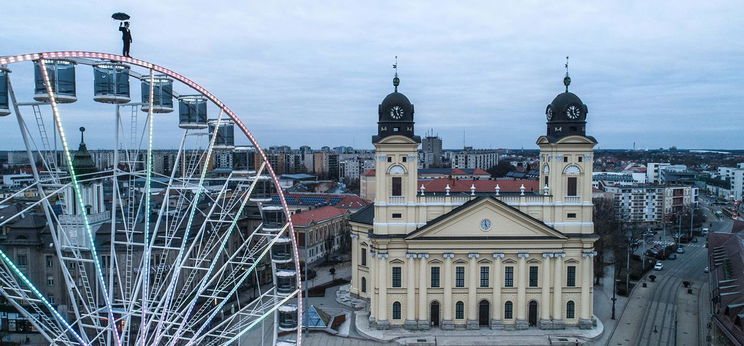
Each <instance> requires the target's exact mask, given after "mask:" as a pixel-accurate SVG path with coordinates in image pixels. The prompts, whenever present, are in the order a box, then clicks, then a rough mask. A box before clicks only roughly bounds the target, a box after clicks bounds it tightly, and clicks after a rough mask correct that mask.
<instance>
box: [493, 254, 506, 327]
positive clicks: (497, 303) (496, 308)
mask: <svg viewBox="0 0 744 346" xmlns="http://www.w3.org/2000/svg"><path fill="white" fill-rule="evenodd" d="M503 258H504V254H503V253H495V254H493V298H492V299H491V311H492V312H491V329H504V322H502V321H501V311H503V309H504V307H503V306H502V305H503V303H502V302H501V285H503V279H502V278H501V273H502V272H503V271H504V269H503V268H502V267H501V260H502V259H503Z"/></svg>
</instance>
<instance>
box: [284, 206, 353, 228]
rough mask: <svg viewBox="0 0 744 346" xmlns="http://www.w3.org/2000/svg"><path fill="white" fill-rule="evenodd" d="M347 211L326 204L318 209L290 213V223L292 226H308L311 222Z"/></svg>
mask: <svg viewBox="0 0 744 346" xmlns="http://www.w3.org/2000/svg"><path fill="white" fill-rule="evenodd" d="M346 212H347V210H346V209H341V208H336V207H331V206H326V207H321V208H318V209H312V210H308V211H305V212H302V213H297V214H293V215H292V224H293V225H294V226H300V227H302V226H308V225H310V224H311V223H313V222H321V221H324V220H328V219H332V218H334V217H337V216H340V215H343V214H345V213H346Z"/></svg>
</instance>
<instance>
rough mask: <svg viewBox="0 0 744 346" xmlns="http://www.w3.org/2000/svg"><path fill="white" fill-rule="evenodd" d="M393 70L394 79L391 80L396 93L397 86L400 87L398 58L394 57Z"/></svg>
mask: <svg viewBox="0 0 744 346" xmlns="http://www.w3.org/2000/svg"><path fill="white" fill-rule="evenodd" d="M393 69H394V70H395V77H394V78H393V86H394V87H395V92H398V85H400V78H398V56H397V55H396V56H395V64H393Z"/></svg>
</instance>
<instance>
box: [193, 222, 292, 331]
mask: <svg viewBox="0 0 744 346" xmlns="http://www.w3.org/2000/svg"><path fill="white" fill-rule="evenodd" d="M288 225H289V224H287V225H286V226H285V227H284V228H283V229H282V230H281V231H280V232H277V234H276V235H275V236H274V239H272V240H271V242H270V243H269V244H268V245H267V246H266V249H264V250H263V251H262V252H261V254H260V255H259V256H258V257H257V258H256V259H255V260H254V261H253V264H252V265H251V266H250V267H249V268H248V270H246V271H245V273H243V275H242V277H241V278H240V279H239V280H238V282H237V283H236V284H235V285H234V286H233V287H232V289H231V290H230V292H229V293H228V294H227V295H226V297H232V296H233V295H234V294H235V293H236V292H237V290H238V288H239V287H240V286H241V285H242V284H243V282H244V281H245V279H246V278H248V276H250V274H251V273H252V272H253V271H254V270H255V269H256V266H257V265H258V263H260V262H261V260H262V259H263V258H264V257H265V256H266V255H267V254H268V253H269V252H270V251H271V248H272V247H273V246H274V243H276V241H277V240H278V239H279V237H280V236H281V235H282V234H284V232H286V231H287V230H288ZM294 294H297V291H295V293H294ZM285 301H286V300H285ZM226 302H227V299H223V300H222V301H221V302H220V303H219V304H217V305H216V306H215V308H214V309H213V310H212V313H211V314H210V315H209V317H207V319H206V320H205V321H204V322H203V323H202V325H201V327H199V329H198V330H197V331H196V333H194V334H195V335H200V334H201V332H203V331H204V329H205V328H206V327H207V326H208V325H209V323H210V321H212V320H213V319H214V318H215V316H217V313H219V312H220V311H222V308H223V307H224V306H225V303H226ZM281 304H284V302H282V303H281ZM278 307H279V306H278V305H276V306H274V308H273V309H272V310H271V311H269V312H267V313H266V314H268V313H270V312H273V311H274V310H276V308H278ZM262 318H265V316H264V317H262ZM189 344H191V343H189Z"/></svg>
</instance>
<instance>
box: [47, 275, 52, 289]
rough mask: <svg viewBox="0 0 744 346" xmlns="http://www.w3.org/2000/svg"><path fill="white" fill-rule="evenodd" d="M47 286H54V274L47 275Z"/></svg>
mask: <svg viewBox="0 0 744 346" xmlns="http://www.w3.org/2000/svg"><path fill="white" fill-rule="evenodd" d="M47 286H49V287H54V276H47Z"/></svg>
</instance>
